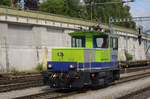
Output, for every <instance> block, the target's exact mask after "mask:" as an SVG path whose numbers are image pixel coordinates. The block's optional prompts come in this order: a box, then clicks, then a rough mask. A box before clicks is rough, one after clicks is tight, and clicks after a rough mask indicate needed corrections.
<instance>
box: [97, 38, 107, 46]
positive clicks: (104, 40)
mask: <svg viewBox="0 0 150 99" xmlns="http://www.w3.org/2000/svg"><path fill="white" fill-rule="evenodd" d="M94 48H108V38H107V37H94Z"/></svg>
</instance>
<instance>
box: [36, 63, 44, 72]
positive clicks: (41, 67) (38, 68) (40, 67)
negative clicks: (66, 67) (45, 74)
mask: <svg viewBox="0 0 150 99" xmlns="http://www.w3.org/2000/svg"><path fill="white" fill-rule="evenodd" d="M36 70H37V71H38V72H42V71H44V68H43V64H42V63H38V65H37V66H36Z"/></svg>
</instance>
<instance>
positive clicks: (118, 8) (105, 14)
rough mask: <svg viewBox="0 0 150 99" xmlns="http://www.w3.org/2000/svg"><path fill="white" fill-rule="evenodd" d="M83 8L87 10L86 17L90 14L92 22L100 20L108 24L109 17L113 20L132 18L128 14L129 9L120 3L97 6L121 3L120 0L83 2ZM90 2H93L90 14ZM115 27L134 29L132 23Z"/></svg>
mask: <svg viewBox="0 0 150 99" xmlns="http://www.w3.org/2000/svg"><path fill="white" fill-rule="evenodd" d="M84 1H85V6H86V8H87V12H88V14H89V15H88V16H90V14H91V13H92V17H93V20H98V19H100V20H101V21H102V22H103V23H108V22H109V18H110V17H114V18H132V17H131V14H130V12H129V11H130V7H129V6H125V5H123V4H122V3H116V4H98V3H106V2H113V1H115V2H122V0H84ZM91 2H94V3H93V5H92V12H91V6H90V4H91ZM117 25H121V26H125V27H129V28H135V23H134V22H124V23H117Z"/></svg>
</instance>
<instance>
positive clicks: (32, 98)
mask: <svg viewBox="0 0 150 99" xmlns="http://www.w3.org/2000/svg"><path fill="white" fill-rule="evenodd" d="M148 76H150V70H148V71H145V72H143V73H140V74H136V75H130V76H124V77H122V78H121V79H120V80H118V81H115V82H113V83H112V84H111V85H112V86H113V85H116V84H121V83H125V82H129V81H133V80H137V79H140V78H144V77H148ZM50 90H51V89H50ZM50 90H49V91H46V92H43V93H39V94H33V95H29V96H23V97H18V98H16V99H57V98H64V97H68V96H71V95H75V94H79V93H84V92H87V91H88V90H91V87H88V88H85V89H82V90H67V91H66V90H51V91H50Z"/></svg>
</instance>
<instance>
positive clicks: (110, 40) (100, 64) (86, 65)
mask: <svg viewBox="0 0 150 99" xmlns="http://www.w3.org/2000/svg"><path fill="white" fill-rule="evenodd" d="M69 35H70V36H71V48H53V49H52V61H48V72H49V75H50V76H49V81H50V86H51V87H53V88H81V87H84V86H85V85H92V86H98V85H104V84H107V83H111V82H112V81H114V80H117V79H119V67H118V62H117V48H118V45H117V43H118V40H117V37H116V36H112V35H111V36H110V34H107V33H102V32H73V33H70V34H69Z"/></svg>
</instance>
